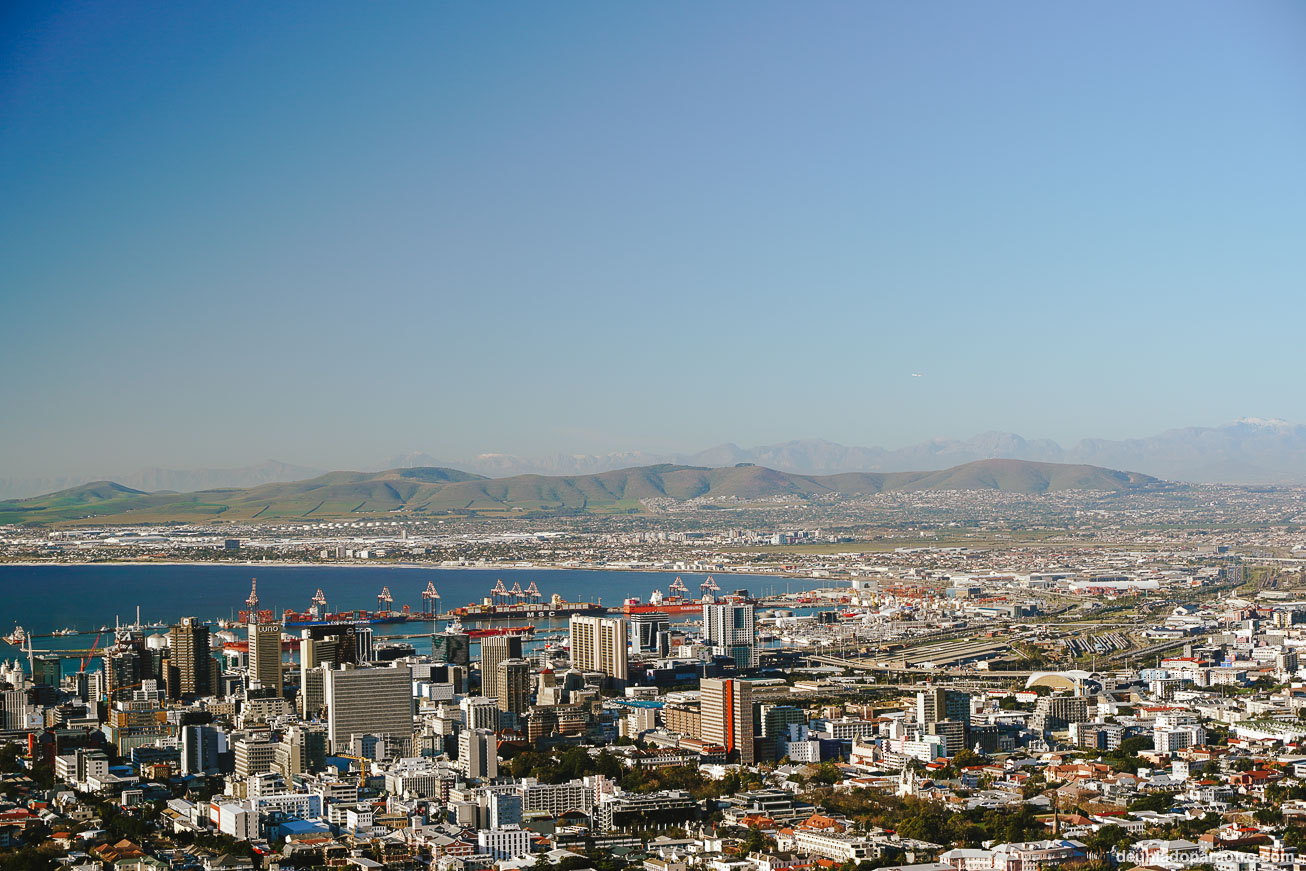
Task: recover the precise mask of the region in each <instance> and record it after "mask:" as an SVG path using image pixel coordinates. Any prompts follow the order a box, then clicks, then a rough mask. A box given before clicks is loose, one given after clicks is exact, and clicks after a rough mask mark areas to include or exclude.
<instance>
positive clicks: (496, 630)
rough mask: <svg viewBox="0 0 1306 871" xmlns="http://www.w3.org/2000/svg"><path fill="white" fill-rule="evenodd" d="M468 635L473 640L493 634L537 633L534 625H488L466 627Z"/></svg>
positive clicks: (524, 634) (465, 630)
mask: <svg viewBox="0 0 1306 871" xmlns="http://www.w3.org/2000/svg"><path fill="white" fill-rule="evenodd" d="M463 631H464V632H466V633H467V637H468V638H470V639H471V640H472V641H475V640H476V639H478V638H488V637H489V636H491V635H520V636H522V637H524V638H530V637H531V636H533V635H534V634H535V627H534V626H486V627H483V628H480V629H475V628H473V629H464V630H463Z"/></svg>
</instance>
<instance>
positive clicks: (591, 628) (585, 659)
mask: <svg viewBox="0 0 1306 871" xmlns="http://www.w3.org/2000/svg"><path fill="white" fill-rule="evenodd" d="M570 629H571V664H572V666H573V667H574V668H578V669H580V670H581V671H597V672H602V673H603V674H606V675H608V676H609V677H611V678H612V679H613V680H614V681H617V682H619V683H624V682H625V681H626V679H627V677H628V670H627V659H626V645H627V642H628V640H629V638H630V630H629V629H627V628H626V621H625V620H622V619H611V618H608V617H581V616H573V617H572V618H571V623H570Z"/></svg>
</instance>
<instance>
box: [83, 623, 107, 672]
mask: <svg viewBox="0 0 1306 871" xmlns="http://www.w3.org/2000/svg"><path fill="white" fill-rule="evenodd" d="M103 634H104V630H103V629H101V630H100V631H99V632H97V633H95V642H94V643H93V644H92V645H91V649H90V650H88V651H86V655H85V656H83V657H82V664H81V666H80V667H79V668H78V669H77V670H78V671H86V663H88V662H90V661H91V657H92V656H95V650H96V648H98V647H99V646H100V636H101V635H103Z"/></svg>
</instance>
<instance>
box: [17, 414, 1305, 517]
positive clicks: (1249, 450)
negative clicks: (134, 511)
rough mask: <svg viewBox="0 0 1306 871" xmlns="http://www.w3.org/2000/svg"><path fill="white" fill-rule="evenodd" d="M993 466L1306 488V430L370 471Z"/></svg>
mask: <svg viewBox="0 0 1306 871" xmlns="http://www.w3.org/2000/svg"><path fill="white" fill-rule="evenodd" d="M986 459H1012V460H1030V461H1034V462H1047V463H1080V464H1088V465H1095V466H1103V467H1106V468H1114V469H1133V470H1136V471H1139V472H1142V473H1144V474H1148V475H1153V476H1155V477H1158V478H1165V479H1167V480H1171V481H1188V482H1193V483H1226V484H1302V483H1306V426H1303V425H1302V424H1294V423H1287V422H1285V421H1281V420H1264V419H1258V418H1244V419H1242V420H1238V421H1235V422H1234V423H1231V424H1228V425H1226V426H1219V427H1184V428H1182V429H1172V430H1167V431H1166V432H1163V433H1160V434H1159V435H1154V436H1149V437H1147V438H1139V439H1124V440H1110V439H1084V440H1082V441H1080V442H1078V443H1076V444H1074V445H1072V446H1071V447H1069V448H1063V447H1062V446H1061V445H1059V444H1058V443H1057V442H1054V441H1051V440H1049V439H1025V438H1023V437H1021V436H1019V435H1016V434H1015V433H1008V432H987V433H982V434H980V435H977V436H974V437H972V438H968V439H964V440H958V439H931V440H929V441H925V442H921V443H919V444H915V445H911V446H909V447H905V448H898V449H894V450H890V449H887V448H881V447H850V446H847V445H841V444H837V443H835V442H829V441H825V440H822V439H800V440H796V441H788V442H781V443H779V444H773V445H761V446H758V447H752V448H742V447H739V446H738V445H735V444H723V445H718V446H716V447H714V448H709V449H707V450H705V451H699V452H697V453H685V454H674V453H659V452H650V451H621V452H614V453H606V454H551V455H548V456H543V457H534V458H531V457H519V456H514V455H511V454H497V453H487V454H477V455H476V456H472V457H463V458H456V457H455V458H449V457H446V458H440V457H435V456H432V455H430V454H427V453H423V452H413V453H409V454H404V455H402V456H397V457H391V458H390V459H388V460H386V461H385V462H383V463H378V464H375V465H370V466H364V468H367V469H371V470H382V469H400V468H428V467H441V468H456V469H464V470H466V471H468V472H471V473H474V474H477V475H483V476H485V477H490V478H504V477H511V476H513V475H588V474H596V473H599V472H608V471H612V470H615V469H629V468H633V467H639V466H652V465H659V464H674V465H685V466H733V465H735V464H737V463H755V464H757V465H761V466H766V467H768V468H772V469H776V470H778V471H783V472H793V473H795V474H799V475H834V474H842V473H845V472H903V471H908V470H913V469H915V470H922V471H936V470H939V469H946V468H949V467H951V466H956V465H959V464H962V463H969V462H974V461H976V460H986ZM324 472H325V470H324V469H320V468H312V467H309V466H296V465H291V464H289V463H282V462H277V461H275V460H268V461H266V462H263V463H260V464H258V465H254V466H244V467H239V468H230V469H192V470H182V469H162V468H146V469H140V470H137V471H134V472H131V473H127V474H105V475H83V476H76V477H74V476H64V477H46V478H35V477H28V478H0V499H20V498H24V497H28V496H35V495H38V494H41V493H51V492H54V491H58V490H65V489H68V488H71V487H76V486H79V485H81V484H85V483H89V482H92V481H96V480H112V481H116V482H118V483H119V484H122V485H123V486H126V487H129V488H131V489H135V490H142V491H147V492H157V491H159V490H171V491H176V492H193V491H197V490H210V489H219V488H244V487H253V486H257V485H260V484H267V483H273V482H285V481H301V480H307V479H309V478H315V477H317V476H319V475H322V474H324Z"/></svg>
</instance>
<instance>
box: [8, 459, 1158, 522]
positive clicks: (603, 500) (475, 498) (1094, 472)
mask: <svg viewBox="0 0 1306 871" xmlns="http://www.w3.org/2000/svg"><path fill="white" fill-rule="evenodd" d="M1157 483H1159V482H1158V481H1157V479H1155V478H1151V477H1149V476H1147V475H1139V474H1136V473H1133V472H1117V471H1114V470H1111V469H1102V468H1098V467H1096V466H1071V465H1060V464H1057V463H1031V462H1025V461H1022V460H981V461H979V462H974V463H967V464H965V465H962V466H956V467H955V468H952V469H944V470H943V471H939V472H895V473H888V474H871V473H850V474H843V475H824V476H817V475H794V474H790V473H788V472H777V471H776V470H774V469H768V468H765V467H763V466H731V467H726V468H706V467H699V466H673V465H660V466H643V467H639V468H634V469H620V470H617V471H612V472H602V473H600V474H594V475H565V476H556V477H554V476H545V475H518V476H515V477H511V478H484V477H481V476H479V475H471V474H468V473H466V472H460V471H458V470H457V469H442V468H417V469H392V470H389V471H386V472H376V473H372V472H330V473H328V474H326V475H321V476H319V477H317V478H311V479H309V480H307V481H295V482H293V483H285V484H263V485H260V486H258V487H250V488H247V489H229V490H202V491H199V492H195V493H143V492H141V491H139V490H132V489H130V488H128V487H123V486H121V485H119V484H114V483H112V482H109V481H101V482H97V483H94V484H86V485H84V486H81V487H75V488H73V489H71V490H62V491H60V492H58V493H51V494H49V495H47V496H38V497H34V498H31V499H21V500H15V501H10V502H0V523H24V522H38V523H60V522H88V521H89V522H106V521H107V522H118V523H124V522H126V523H132V522H141V523H147V522H150V523H155V522H160V521H166V520H179V521H185V520H205V519H209V520H211V519H214V518H215V517H222V518H223V519H229V520H233V521H249V520H259V521H274V520H275V521H287V520H296V519H299V520H327V519H335V518H353V519H357V518H358V517H360V516H367V515H372V516H377V515H386V514H390V515H393V514H409V515H426V516H430V515H440V514H450V513H467V512H470V513H477V514H491V515H493V514H504V513H508V512H523V511H534V512H540V511H543V512H557V511H567V512H576V511H586V512H596V513H601V512H611V511H629V510H638V509H639V505H640V500H642V499H674V500H678V501H685V500H688V499H695V498H699V497H707V498H711V499H720V500H736V501H741V502H748V501H755V500H761V499H770V498H774V497H792V498H795V499H807V498H810V497H814V496H828V495H831V494H839V495H843V496H850V497H855V496H867V495H873V494H876V493H885V492H892V491H918V490H996V491H1001V492H1005V493H1021V494H1030V495H1033V494H1040V493H1049V492H1055V491H1059V490H1069V489H1077V490H1105V491H1123V490H1131V489H1136V488H1139V487H1145V486H1149V485H1154V484H1157Z"/></svg>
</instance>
